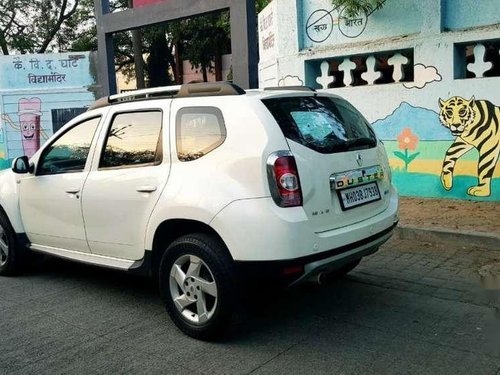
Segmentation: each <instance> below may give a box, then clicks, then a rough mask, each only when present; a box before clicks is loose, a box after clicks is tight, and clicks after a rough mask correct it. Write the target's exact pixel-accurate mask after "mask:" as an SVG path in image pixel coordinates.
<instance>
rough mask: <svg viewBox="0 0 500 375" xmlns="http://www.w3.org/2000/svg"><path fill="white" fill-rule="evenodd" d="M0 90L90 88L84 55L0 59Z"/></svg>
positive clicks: (3, 57) (87, 56) (62, 54)
mask: <svg viewBox="0 0 500 375" xmlns="http://www.w3.org/2000/svg"><path fill="white" fill-rule="evenodd" d="M0 72H2V74H1V75H0V90H15V89H32V90H38V89H47V88H62V87H64V88H68V87H85V86H89V85H92V84H93V83H94V80H93V78H92V76H91V75H90V62H89V53H88V52H70V53H56V54H33V55H10V56H0Z"/></svg>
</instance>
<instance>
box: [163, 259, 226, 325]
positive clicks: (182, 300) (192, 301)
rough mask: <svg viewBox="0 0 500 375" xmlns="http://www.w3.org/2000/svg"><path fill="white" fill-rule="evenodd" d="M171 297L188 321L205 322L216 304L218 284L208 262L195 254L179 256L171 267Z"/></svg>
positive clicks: (210, 316) (212, 312)
mask: <svg viewBox="0 0 500 375" xmlns="http://www.w3.org/2000/svg"><path fill="white" fill-rule="evenodd" d="M169 281H170V282H169V284H170V296H171V298H172V299H173V301H174V304H175V307H176V308H177V310H178V311H179V312H180V313H181V314H182V316H183V317H184V318H185V319H186V320H188V321H189V322H190V323H194V324H204V323H206V322H207V321H209V320H210V318H212V316H213V315H214V313H215V309H216V307H217V284H216V282H215V278H214V276H213V274H212V271H211V270H210V268H209V267H208V266H207V264H206V263H205V262H204V261H203V260H201V259H200V258H199V257H197V256H195V255H182V256H180V257H179V258H177V260H176V261H175V262H174V264H173V265H172V268H171V270H170V280H169Z"/></svg>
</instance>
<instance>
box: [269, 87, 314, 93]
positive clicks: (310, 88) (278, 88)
mask: <svg viewBox="0 0 500 375" xmlns="http://www.w3.org/2000/svg"><path fill="white" fill-rule="evenodd" d="M275 90H293V91H312V92H316V90H315V89H313V88H312V87H309V86H276V87H265V88H264V91H275Z"/></svg>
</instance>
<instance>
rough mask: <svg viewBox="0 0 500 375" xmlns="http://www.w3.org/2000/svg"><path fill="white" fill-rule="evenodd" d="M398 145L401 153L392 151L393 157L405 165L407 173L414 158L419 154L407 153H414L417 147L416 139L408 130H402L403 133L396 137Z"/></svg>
mask: <svg viewBox="0 0 500 375" xmlns="http://www.w3.org/2000/svg"><path fill="white" fill-rule="evenodd" d="M397 140H398V144H399V149H400V150H403V152H401V151H394V155H395V156H396V157H398V158H399V159H401V160H403V162H404V163H405V172H408V166H409V165H410V163H411V162H412V161H413V160H415V158H416V157H417V156H418V155H420V152H415V153H413V154H410V153H409V152H408V150H409V151H415V150H416V149H417V145H418V137H417V135H416V134H414V133H413V132H412V131H411V129H410V128H404V129H403V131H402V132H401V133H400V134H399V135H398V138H397Z"/></svg>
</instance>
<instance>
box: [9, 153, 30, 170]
mask: <svg viewBox="0 0 500 375" xmlns="http://www.w3.org/2000/svg"><path fill="white" fill-rule="evenodd" d="M12 171H13V172H14V173H17V174H26V173H32V172H33V166H32V165H30V161H29V159H28V157H27V156H20V157H18V158H15V159H14V161H13V162H12Z"/></svg>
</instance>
